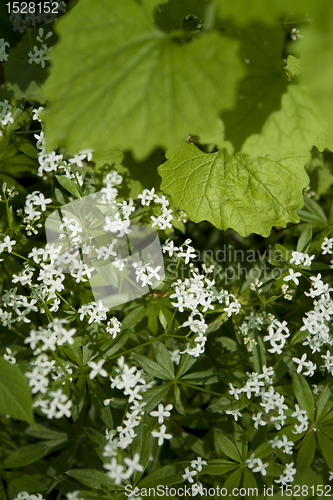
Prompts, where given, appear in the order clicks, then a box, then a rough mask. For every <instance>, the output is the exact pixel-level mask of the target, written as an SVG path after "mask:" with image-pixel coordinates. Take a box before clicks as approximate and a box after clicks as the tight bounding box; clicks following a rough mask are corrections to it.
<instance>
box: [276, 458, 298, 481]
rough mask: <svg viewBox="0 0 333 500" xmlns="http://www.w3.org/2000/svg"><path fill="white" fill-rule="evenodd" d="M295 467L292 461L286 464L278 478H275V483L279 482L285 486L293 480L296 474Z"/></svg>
mask: <svg viewBox="0 0 333 500" xmlns="http://www.w3.org/2000/svg"><path fill="white" fill-rule="evenodd" d="M296 472H297V469H296V468H295V467H294V462H291V463H290V464H286V466H285V468H284V471H283V474H281V476H280V477H279V479H275V480H274V481H275V482H276V483H277V484H281V485H283V486H286V485H287V484H288V483H292V482H293V481H294V475H295V474H296Z"/></svg>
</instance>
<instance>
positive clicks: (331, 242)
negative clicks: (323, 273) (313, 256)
mask: <svg viewBox="0 0 333 500" xmlns="http://www.w3.org/2000/svg"><path fill="white" fill-rule="evenodd" d="M321 249H322V254H323V255H326V254H327V253H328V254H331V255H332V253H333V238H327V237H326V238H324V241H323V242H322V244H321Z"/></svg>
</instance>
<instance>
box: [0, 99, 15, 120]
mask: <svg viewBox="0 0 333 500" xmlns="http://www.w3.org/2000/svg"><path fill="white" fill-rule="evenodd" d="M0 108H1V110H0V123H1V125H2V126H3V127H5V126H6V125H7V124H8V123H14V118H13V117H12V109H13V108H12V105H11V104H9V102H8V100H7V99H5V100H4V101H0Z"/></svg>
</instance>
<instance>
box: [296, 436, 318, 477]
mask: <svg viewBox="0 0 333 500" xmlns="http://www.w3.org/2000/svg"><path fill="white" fill-rule="evenodd" d="M315 451H316V438H315V434H314V432H310V434H309V435H308V436H307V437H306V438H305V439H304V441H303V442H302V445H301V447H300V449H299V452H298V453H297V460H296V466H297V472H303V471H304V470H306V469H307V468H308V467H310V465H311V464H312V461H313V458H314V454H315Z"/></svg>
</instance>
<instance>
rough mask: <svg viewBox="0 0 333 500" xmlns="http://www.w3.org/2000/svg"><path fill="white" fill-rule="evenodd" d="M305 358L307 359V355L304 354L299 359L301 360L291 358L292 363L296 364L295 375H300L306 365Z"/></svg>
mask: <svg viewBox="0 0 333 500" xmlns="http://www.w3.org/2000/svg"><path fill="white" fill-rule="evenodd" d="M306 358H307V354H306V353H304V354H303V356H302V357H301V359H298V358H292V359H293V361H294V362H295V363H297V364H298V367H297V373H301V371H302V369H303V366H304V365H305V364H306Z"/></svg>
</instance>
